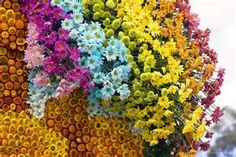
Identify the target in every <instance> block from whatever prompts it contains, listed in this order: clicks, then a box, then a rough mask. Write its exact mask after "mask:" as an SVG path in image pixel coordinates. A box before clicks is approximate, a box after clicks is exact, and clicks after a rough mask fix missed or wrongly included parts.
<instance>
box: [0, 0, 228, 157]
mask: <svg viewBox="0 0 236 157" xmlns="http://www.w3.org/2000/svg"><path fill="white" fill-rule="evenodd" d="M0 4H1V7H0V13H1V15H0V33H1V34H0V35H1V37H0V70H1V73H0V81H1V82H0V108H1V109H3V110H0V119H1V120H2V122H0V123H1V125H0V137H1V138H0V155H2V154H3V155H5V154H6V155H10V154H14V153H21V154H24V155H26V156H69V157H83V156H84V157H106V156H107V157H108V156H109V157H111V156H112V157H113V156H114V157H123V156H128V157H131V156H132V157H143V156H147V157H169V156H170V157H172V156H173V157H174V156H176V157H194V156H196V154H197V151H199V150H203V151H207V150H208V149H209V147H210V144H209V143H210V139H211V138H212V135H213V133H212V132H210V131H209V130H210V127H211V126H212V125H213V124H214V123H217V122H218V121H219V120H220V117H221V116H222V115H223V112H222V111H221V109H220V108H219V107H218V106H216V105H215V98H216V96H218V95H219V94H220V93H221V91H220V87H221V86H222V84H223V81H224V74H225V70H224V69H223V68H219V67H218V65H217V63H218V60H217V53H216V52H215V51H214V50H213V49H211V48H210V46H209V35H210V30H209V29H206V30H201V29H199V22H200V20H199V18H198V16H197V14H194V13H192V12H191V11H190V8H191V6H190V4H189V2H188V0H159V1H156V0H146V1H143V0H120V1H117V0H30V1H28V0H20V1H18V0H3V1H2V2H1V1H0ZM20 5H21V7H20ZM22 51H24V54H23V53H22ZM26 75H27V79H26ZM27 81H28V82H27ZM28 84H29V85H28ZM9 110H10V111H9ZM22 110H25V111H22ZM15 111H16V112H18V113H16V112H15ZM8 128H9V129H8ZM10 128H15V129H16V130H13V131H12V132H13V133H9V130H11V129H10ZM18 128H19V129H18ZM22 130H23V131H22ZM33 130H34V131H35V130H37V131H36V132H35V133H33V132H32V131H33ZM24 131H25V133H24V135H25V136H24V137H22V136H20V134H21V133H22V134H23V132H24ZM6 134H9V136H10V137H8V136H5V135H6ZM18 136H20V138H21V137H22V138H23V139H26V140H23V141H26V143H24V144H23V145H24V149H23V148H18V145H17V143H19V142H23V141H21V140H22V139H18V138H16V141H14V140H11V139H12V138H11V137H18ZM41 136H44V138H41ZM32 138H34V139H38V141H39V143H37V142H36V143H33V142H34V141H33V140H31V139H32ZM27 139H28V140H29V141H28V143H27ZM1 141H2V142H1ZM7 141H9V142H7ZM14 142H15V143H14ZM30 142H31V143H30ZM22 149H23V150H22Z"/></svg>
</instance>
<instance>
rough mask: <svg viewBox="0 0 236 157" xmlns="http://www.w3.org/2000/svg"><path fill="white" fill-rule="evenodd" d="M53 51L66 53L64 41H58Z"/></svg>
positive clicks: (66, 46)
mask: <svg viewBox="0 0 236 157" xmlns="http://www.w3.org/2000/svg"><path fill="white" fill-rule="evenodd" d="M54 49H55V50H56V51H58V52H62V51H67V50H68V45H67V43H66V41H65V40H59V41H57V42H56V43H55V45H54Z"/></svg>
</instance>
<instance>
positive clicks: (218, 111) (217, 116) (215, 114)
mask: <svg viewBox="0 0 236 157" xmlns="http://www.w3.org/2000/svg"><path fill="white" fill-rule="evenodd" d="M223 115H224V113H223V112H222V111H221V109H220V107H216V109H215V111H214V112H213V114H212V115H211V117H212V121H213V122H218V121H220V117H221V116H223Z"/></svg>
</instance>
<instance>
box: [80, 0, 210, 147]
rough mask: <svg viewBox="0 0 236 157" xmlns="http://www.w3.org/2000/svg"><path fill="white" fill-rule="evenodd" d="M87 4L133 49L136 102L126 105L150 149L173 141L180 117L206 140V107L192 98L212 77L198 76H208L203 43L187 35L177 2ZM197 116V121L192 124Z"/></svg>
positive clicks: (185, 130)
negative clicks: (201, 48) (199, 114)
mask: <svg viewBox="0 0 236 157" xmlns="http://www.w3.org/2000/svg"><path fill="white" fill-rule="evenodd" d="M82 2H83V5H84V6H85V8H86V9H85V14H86V15H87V16H92V17H93V20H94V21H99V22H101V24H102V25H103V26H104V31H105V32H106V35H107V36H112V35H114V36H116V37H117V38H118V39H120V40H122V41H123V42H124V44H125V45H126V46H127V47H128V48H129V49H128V51H127V54H128V60H129V63H130V65H131V66H132V70H133V76H132V79H133V81H132V84H133V86H132V90H131V96H130V98H129V99H128V100H126V101H125V102H122V103H121V105H122V104H125V110H124V114H125V116H126V117H128V118H129V119H131V120H133V121H134V128H136V129H138V130H140V131H141V135H142V137H143V139H144V140H146V141H148V142H150V145H155V144H157V143H158V142H159V140H162V139H167V138H168V136H169V135H171V134H173V133H174V131H175V127H176V125H177V123H176V119H177V120H178V121H180V122H182V123H184V125H185V126H184V128H183V134H187V133H190V132H191V133H192V134H193V135H194V136H192V137H193V138H194V140H198V139H199V138H200V137H202V135H203V133H204V132H205V130H204V126H205V125H204V124H205V122H202V124H199V119H196V117H195V113H196V112H197V111H198V110H200V109H199V108H198V107H197V105H195V104H194V105H191V104H190V100H189V98H190V97H191V96H192V95H193V94H195V93H198V92H199V90H201V88H202V86H203V83H202V82H203V81H204V80H206V79H207V78H206V77H202V78H200V79H199V78H195V77H194V76H192V73H193V72H198V73H201V72H202V70H203V62H202V57H201V56H200V55H199V48H198V46H197V44H196V43H195V42H194V41H191V40H188V38H187V35H186V34H185V32H183V20H184V18H183V14H182V13H181V12H178V11H176V8H175V3H176V2H175V1H174V0H172V1H166V0H160V1H155V0H148V1H143V0H121V1H120V2H119V3H118V2H117V1H115V0H107V1H102V0H83V1H82ZM91 7H92V8H93V10H91V9H90V8H91ZM212 70H214V69H212ZM189 104H190V105H191V106H189ZM195 110H196V111H195ZM191 117H192V121H190V120H188V118H190V119H191ZM186 118H187V119H186ZM190 122H191V124H190ZM195 127H197V128H198V129H197V131H196V129H195Z"/></svg>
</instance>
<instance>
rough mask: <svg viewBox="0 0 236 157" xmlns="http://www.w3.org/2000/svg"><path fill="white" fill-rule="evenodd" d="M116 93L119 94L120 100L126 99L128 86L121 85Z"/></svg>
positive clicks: (128, 91)
mask: <svg viewBox="0 0 236 157" xmlns="http://www.w3.org/2000/svg"><path fill="white" fill-rule="evenodd" d="M116 91H117V92H118V93H119V95H120V99H121V100H124V99H126V98H128V97H129V95H130V90H129V86H128V85H127V84H123V85H121V86H120V87H119V88H118V89H117V90H116Z"/></svg>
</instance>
